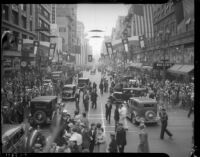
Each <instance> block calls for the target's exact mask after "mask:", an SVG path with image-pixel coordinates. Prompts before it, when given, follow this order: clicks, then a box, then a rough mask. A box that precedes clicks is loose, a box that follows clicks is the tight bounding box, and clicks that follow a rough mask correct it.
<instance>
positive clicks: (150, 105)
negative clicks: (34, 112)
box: [144, 104, 155, 107]
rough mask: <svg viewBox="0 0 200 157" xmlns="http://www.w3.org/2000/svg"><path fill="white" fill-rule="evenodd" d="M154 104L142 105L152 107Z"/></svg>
mask: <svg viewBox="0 0 200 157" xmlns="http://www.w3.org/2000/svg"><path fill="white" fill-rule="evenodd" d="M154 106H155V104H144V107H154Z"/></svg>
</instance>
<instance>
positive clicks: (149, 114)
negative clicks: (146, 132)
mask: <svg viewBox="0 0 200 157" xmlns="http://www.w3.org/2000/svg"><path fill="white" fill-rule="evenodd" d="M155 116H156V114H155V112H153V111H152V110H150V111H147V112H146V113H145V118H146V119H147V120H152V119H153V118H154V117H155Z"/></svg>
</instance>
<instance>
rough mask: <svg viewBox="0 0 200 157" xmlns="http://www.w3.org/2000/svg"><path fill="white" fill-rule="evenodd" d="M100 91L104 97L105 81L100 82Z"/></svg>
mask: <svg viewBox="0 0 200 157" xmlns="http://www.w3.org/2000/svg"><path fill="white" fill-rule="evenodd" d="M99 89H100V91H101V95H103V81H101V82H100V84H99Z"/></svg>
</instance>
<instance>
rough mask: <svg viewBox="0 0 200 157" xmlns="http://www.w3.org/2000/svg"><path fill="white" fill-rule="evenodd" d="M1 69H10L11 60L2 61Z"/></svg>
mask: <svg viewBox="0 0 200 157" xmlns="http://www.w3.org/2000/svg"><path fill="white" fill-rule="evenodd" d="M3 67H4V68H11V67H12V60H11V59H6V60H4V62H3Z"/></svg>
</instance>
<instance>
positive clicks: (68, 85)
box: [64, 84, 76, 87]
mask: <svg viewBox="0 0 200 157" xmlns="http://www.w3.org/2000/svg"><path fill="white" fill-rule="evenodd" d="M74 86H76V85H75V84H66V85H64V87H74Z"/></svg>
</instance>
